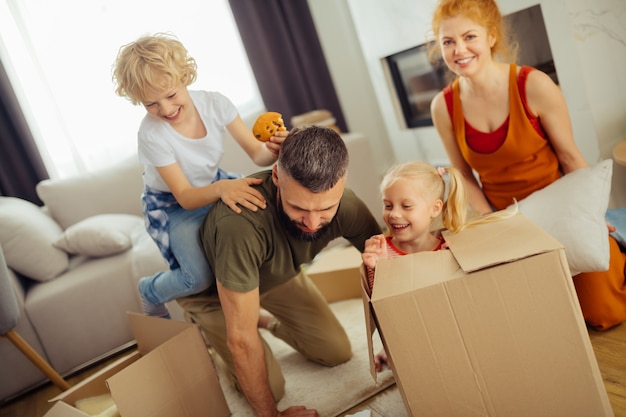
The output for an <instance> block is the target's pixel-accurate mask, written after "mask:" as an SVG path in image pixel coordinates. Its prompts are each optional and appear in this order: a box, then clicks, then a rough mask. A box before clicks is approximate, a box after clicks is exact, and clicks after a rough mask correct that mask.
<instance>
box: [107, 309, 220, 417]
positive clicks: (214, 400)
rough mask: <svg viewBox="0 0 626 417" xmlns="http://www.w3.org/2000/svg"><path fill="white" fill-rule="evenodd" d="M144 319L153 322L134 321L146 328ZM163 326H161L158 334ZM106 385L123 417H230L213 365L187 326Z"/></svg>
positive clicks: (197, 333)
mask: <svg viewBox="0 0 626 417" xmlns="http://www.w3.org/2000/svg"><path fill="white" fill-rule="evenodd" d="M144 319H153V318H152V317H144V316H141V315H139V320H137V321H138V322H146V323H147V321H146V320H144ZM156 320H157V321H159V322H160V321H162V320H163V319H156ZM150 321H152V320H150ZM167 321H169V320H167ZM161 325H162V323H159V329H160V328H161ZM141 327H148V326H141ZM173 327H174V326H172V327H171V328H173ZM171 328H170V329H171ZM141 330H142V331H146V330H148V329H145V328H142V329H141ZM107 384H108V386H109V389H110V391H111V395H112V396H113V400H114V401H115V403H116V404H117V407H118V410H119V412H120V414H121V415H123V416H133V417H171V416H179V417H204V416H207V415H209V414H210V415H211V416H215V417H226V416H230V415H231V413H230V410H229V408H228V404H227V403H226V398H225V397H224V393H223V392H222V390H221V386H220V383H219V380H218V378H217V373H216V371H215V367H214V364H213V362H212V360H211V357H210V355H209V353H208V349H207V347H206V344H205V343H204V339H203V338H202V335H201V334H200V329H199V328H198V327H197V326H196V325H190V326H187V328H186V329H185V330H183V331H182V332H180V333H179V334H177V335H176V337H174V338H171V339H169V340H167V341H166V342H164V343H162V344H161V345H160V346H158V347H157V348H155V349H153V350H152V351H151V352H149V353H148V354H146V355H145V356H143V357H142V358H141V360H140V361H137V362H135V363H133V364H132V365H130V366H128V367H126V368H125V369H123V370H121V371H120V372H118V373H117V374H116V375H113V376H112V377H111V378H109V379H108V380H107Z"/></svg>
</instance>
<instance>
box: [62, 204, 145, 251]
mask: <svg viewBox="0 0 626 417" xmlns="http://www.w3.org/2000/svg"><path fill="white" fill-rule="evenodd" d="M143 228H144V222H143V219H142V218H141V217H139V216H136V215H133V214H98V215H96V216H92V217H88V218H86V219H84V220H81V221H79V222H78V223H75V224H73V225H72V226H70V227H68V228H67V229H66V230H65V232H64V233H63V234H62V235H61V236H60V237H59V238H58V239H57V240H56V241H55V242H54V246H55V247H56V248H59V249H62V250H64V251H66V252H67V253H70V254H72V255H86V256H92V257H99V256H109V255H114V254H116V253H120V252H124V251H125V250H128V249H129V248H130V247H131V246H132V244H133V242H132V234H133V233H134V232H135V231H136V230H137V229H140V230H141V229H143Z"/></svg>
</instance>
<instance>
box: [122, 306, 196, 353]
mask: <svg viewBox="0 0 626 417" xmlns="http://www.w3.org/2000/svg"><path fill="white" fill-rule="evenodd" d="M126 314H127V316H128V322H129V324H130V328H131V331H132V332H133V335H134V336H135V341H136V342H137V350H138V351H139V353H141V354H142V355H145V354H147V353H148V352H151V351H153V350H154V349H156V348H157V347H158V346H160V345H161V344H163V343H164V342H166V341H167V340H169V339H171V338H173V337H174V336H176V335H177V334H179V333H182V332H183V331H185V330H187V329H188V328H190V327H196V325H195V324H193V323H187V322H183V321H178V320H168V319H163V318H159V317H150V316H146V315H143V314H139V313H134V312H127V313H126Z"/></svg>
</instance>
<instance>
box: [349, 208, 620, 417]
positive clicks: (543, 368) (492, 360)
mask: <svg viewBox="0 0 626 417" xmlns="http://www.w3.org/2000/svg"><path fill="white" fill-rule="evenodd" d="M445 238H446V241H447V242H448V243H449V245H450V250H441V251H437V252H421V253H416V254H412V255H406V256H403V257H400V258H396V259H391V260H385V261H381V262H379V263H378V265H377V267H376V276H375V281H374V282H375V283H374V288H373V291H372V296H371V298H370V297H368V296H367V293H366V292H365V289H364V288H363V290H362V296H363V300H364V308H365V314H366V323H367V328H368V340H369V342H370V353H371V354H372V356H373V354H374V352H372V345H371V337H372V334H373V331H374V329H375V327H376V328H377V329H378V332H379V334H380V337H381V339H382V341H383V344H384V346H385V348H386V351H387V353H388V355H389V358H390V361H391V368H392V370H393V373H394V376H395V379H396V382H397V385H398V388H399V390H400V393H401V395H402V399H403V401H404V404H405V406H406V409H407V411H408V412H409V414H410V415H412V416H429V417H436V416H441V417H454V416H463V417H468V416H506V417H516V416H519V417H522V416H523V417H527V416H546V417H548V416H549V417H559V416H563V417H578V416H580V417H589V416H594V417H601V416H613V411H612V409H611V406H610V403H609V399H608V395H607V393H606V389H605V387H604V383H603V380H602V377H601V374H600V371H599V369H598V365H597V362H596V359H595V355H594V352H593V348H592V345H591V342H590V340H589V335H588V332H587V328H586V326H585V323H584V320H583V317H582V313H581V310H580V306H579V303H578V299H577V297H576V293H575V290H574V287H573V284H572V279H571V276H570V274H569V269H568V266H567V260H566V258H565V253H564V251H563V248H562V246H561V244H560V243H559V242H557V241H556V240H555V239H553V238H552V237H551V236H549V235H548V234H547V233H545V232H543V231H542V230H541V229H540V228H539V227H538V226H536V225H535V224H533V223H532V222H531V221H530V220H528V219H527V218H525V217H524V216H523V215H521V214H518V215H516V216H514V217H512V218H510V219H507V220H503V221H498V222H494V223H490V224H485V225H480V226H475V227H471V228H468V229H466V230H464V231H462V232H460V233H458V234H452V233H445ZM361 273H362V274H363V273H364V271H363V269H362V270H361ZM362 278H364V276H363V275H362ZM371 369H372V375H373V377H374V378H375V377H376V376H375V374H376V372H375V371H374V368H373V363H372V364H371Z"/></svg>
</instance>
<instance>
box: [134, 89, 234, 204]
mask: <svg viewBox="0 0 626 417" xmlns="http://www.w3.org/2000/svg"><path fill="white" fill-rule="evenodd" d="M189 95H190V96H191V99H192V100H193V103H194V105H195V106H196V108H197V109H198V113H199V114H200V118H201V119H202V122H203V123H204V126H205V127H206V131H207V134H206V136H205V137H204V138H201V139H189V138H186V137H184V136H182V135H181V134H179V133H178V132H176V131H175V130H174V129H173V128H172V126H170V124H169V123H167V122H165V121H163V120H159V119H157V118H156V117H153V116H151V115H150V114H146V116H145V117H144V118H143V120H142V122H141V125H140V126H139V132H138V133H137V137H138V155H139V162H141V163H142V164H144V174H143V179H144V184H145V185H147V186H148V187H150V188H152V189H155V190H159V191H168V192H169V191H170V190H169V188H168V187H167V184H165V182H164V181H163V179H162V178H161V176H160V175H159V173H158V171H157V170H156V167H161V166H167V165H171V164H173V163H175V162H177V163H178V164H179V165H180V167H181V169H182V170H183V173H184V174H185V176H186V177H187V179H188V180H189V183H190V184H191V186H193V187H200V186H203V185H207V184H210V183H211V182H212V181H213V179H214V178H215V175H216V174H217V170H218V168H219V163H220V161H221V160H222V155H223V154H224V138H225V136H226V126H227V125H228V124H229V123H230V122H232V121H233V120H234V119H235V117H237V114H238V111H237V108H236V107H235V105H234V104H233V103H232V102H231V101H230V100H229V99H228V98H227V97H225V96H224V95H222V94H221V93H218V92H208V91H191V90H190V91H189Z"/></svg>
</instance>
